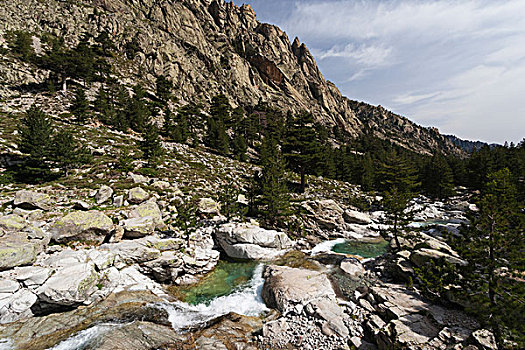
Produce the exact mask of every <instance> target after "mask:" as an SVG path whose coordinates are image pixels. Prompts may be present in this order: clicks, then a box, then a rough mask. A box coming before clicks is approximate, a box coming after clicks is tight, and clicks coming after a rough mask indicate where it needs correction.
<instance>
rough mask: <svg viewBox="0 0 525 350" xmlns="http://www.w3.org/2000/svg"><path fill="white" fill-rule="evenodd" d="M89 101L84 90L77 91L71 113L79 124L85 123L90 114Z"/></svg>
mask: <svg viewBox="0 0 525 350" xmlns="http://www.w3.org/2000/svg"><path fill="white" fill-rule="evenodd" d="M88 110H89V100H88V99H87V97H86V93H85V92H84V89H82V88H80V87H79V88H78V89H77V90H76V91H75V97H74V99H73V103H72V104H71V107H70V111H71V113H72V114H73V116H75V118H76V119H77V121H78V122H79V123H85V122H86V120H87V118H88V116H89V114H88Z"/></svg>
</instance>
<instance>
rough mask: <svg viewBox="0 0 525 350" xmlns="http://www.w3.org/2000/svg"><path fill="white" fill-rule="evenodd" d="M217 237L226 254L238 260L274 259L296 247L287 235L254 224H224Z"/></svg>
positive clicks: (216, 234) (218, 230) (217, 232)
mask: <svg viewBox="0 0 525 350" xmlns="http://www.w3.org/2000/svg"><path fill="white" fill-rule="evenodd" d="M215 236H216V238H217V241H218V242H219V245H220V246H221V248H222V249H223V250H224V251H225V252H226V254H227V255H228V256H229V257H231V258H237V259H257V260H263V259H272V258H274V257H276V256H278V255H280V254H282V253H284V251H285V250H287V249H289V248H291V247H293V245H294V243H293V241H292V240H290V239H289V238H288V236H287V235H286V233H284V232H279V231H275V230H266V229H263V228H261V227H259V226H256V225H252V224H233V223H229V224H224V225H221V226H220V227H219V228H218V229H217V231H216V233H215Z"/></svg>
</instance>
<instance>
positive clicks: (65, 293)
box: [36, 263, 100, 306]
mask: <svg viewBox="0 0 525 350" xmlns="http://www.w3.org/2000/svg"><path fill="white" fill-rule="evenodd" d="M99 279H100V276H99V274H98V273H97V272H96V271H95V266H94V264H93V263H80V264H76V265H72V266H67V267H64V268H62V269H59V270H57V271H56V273H55V274H54V275H52V276H51V277H50V278H49V279H48V280H47V281H46V283H44V284H43V285H42V286H40V287H39V288H37V290H36V294H37V295H38V298H39V299H40V300H41V301H44V302H46V303H49V304H56V305H64V306H75V305H79V304H90V303H91V302H92V301H93V300H91V295H92V294H94V293H95V292H97V291H98V290H99V289H98V288H97V283H99Z"/></svg>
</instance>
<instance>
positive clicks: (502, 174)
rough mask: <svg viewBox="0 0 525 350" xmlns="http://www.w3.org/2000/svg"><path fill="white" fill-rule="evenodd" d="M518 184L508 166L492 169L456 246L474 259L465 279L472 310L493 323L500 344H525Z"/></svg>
mask: <svg viewBox="0 0 525 350" xmlns="http://www.w3.org/2000/svg"><path fill="white" fill-rule="evenodd" d="M516 196H517V193H516V189H515V187H514V185H513V181H512V175H511V173H510V171H509V170H508V169H502V170H499V171H497V172H494V173H491V174H489V175H488V182H487V183H486V185H485V187H484V188H483V190H482V196H481V200H480V201H479V203H477V204H478V207H479V213H478V214H477V215H476V216H475V217H474V219H473V222H472V224H471V225H470V226H468V227H465V229H464V230H463V232H462V233H463V237H462V238H459V239H458V240H457V241H456V242H455V248H456V249H457V250H458V252H459V253H460V254H461V256H462V257H463V258H465V259H467V261H468V262H469V264H468V266H467V267H466V269H465V271H464V273H463V275H464V279H463V280H462V281H461V282H462V284H463V289H464V290H465V292H466V293H467V295H466V298H467V300H468V301H469V302H470V304H471V305H470V310H471V311H472V312H474V313H475V314H477V315H478V317H479V318H480V320H481V321H482V322H483V323H484V324H485V325H487V326H489V327H490V328H492V331H493V333H494V335H495V338H496V342H497V344H498V347H499V348H503V347H504V346H503V340H504V338H505V337H506V335H507V336H510V338H511V340H514V341H518V342H519V343H520V344H521V346H523V345H524V344H525V337H524V336H523V334H525V333H524V330H525V325H524V323H523V322H522V321H520V319H521V320H522V319H523V315H524V314H525V299H524V298H525V285H524V284H523V282H520V278H522V276H521V274H520V271H523V268H524V266H525V257H524V255H523V252H524V251H525V245H524V242H523V232H524V230H525V227H524V220H525V218H524V216H525V214H524V213H523V212H520V210H519V206H518V205H517V202H516Z"/></svg>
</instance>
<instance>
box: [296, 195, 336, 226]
mask: <svg viewBox="0 0 525 350" xmlns="http://www.w3.org/2000/svg"><path fill="white" fill-rule="evenodd" d="M302 207H303V209H305V210H306V211H307V212H308V213H309V214H310V215H312V216H313V217H314V220H315V221H316V222H317V223H318V224H319V226H320V227H322V228H325V229H328V230H336V229H339V228H340V227H341V226H342V225H344V222H345V220H344V218H343V214H344V212H345V211H344V210H343V208H341V206H339V204H337V203H336V202H335V201H334V200H332V199H324V200H318V201H310V202H307V203H303V204H302Z"/></svg>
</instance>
